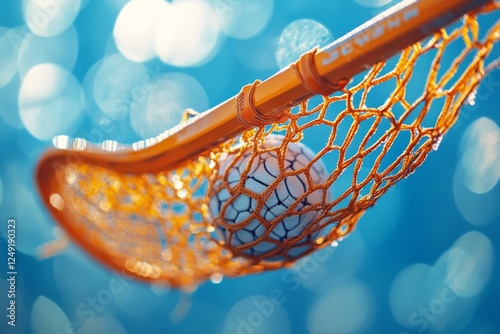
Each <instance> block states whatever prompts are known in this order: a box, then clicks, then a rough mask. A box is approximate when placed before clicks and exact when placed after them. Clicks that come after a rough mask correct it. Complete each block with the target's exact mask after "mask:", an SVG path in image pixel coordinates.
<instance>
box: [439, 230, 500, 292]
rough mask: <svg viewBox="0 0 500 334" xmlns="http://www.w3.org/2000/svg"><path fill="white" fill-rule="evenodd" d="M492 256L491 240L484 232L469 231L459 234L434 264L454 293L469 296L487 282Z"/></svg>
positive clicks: (479, 290)
mask: <svg viewBox="0 0 500 334" xmlns="http://www.w3.org/2000/svg"><path fill="white" fill-rule="evenodd" d="M493 258H494V250H493V246H492V244H491V241H490V240H489V239H488V238H487V237H486V236H485V235H484V234H482V233H480V232H477V231H471V232H468V233H465V234H464V235H462V236H461V237H460V238H459V239H458V240H457V241H456V242H455V243H454V244H453V246H452V247H451V248H450V249H449V250H448V251H447V252H445V253H444V254H443V255H442V256H441V257H440V258H439V259H438V261H437V262H436V265H435V267H436V268H438V270H442V271H444V272H446V280H447V283H448V285H449V286H450V288H451V289H452V290H453V292H454V293H455V294H456V295H457V296H460V297H462V298H465V297H472V296H475V295H477V294H478V293H480V292H481V290H482V289H483V288H484V287H485V286H486V284H487V283H488V282H489V280H490V278H491V274H492V269H493Z"/></svg>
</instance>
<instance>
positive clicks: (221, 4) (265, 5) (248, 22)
mask: <svg viewBox="0 0 500 334" xmlns="http://www.w3.org/2000/svg"><path fill="white" fill-rule="evenodd" d="M212 2H213V3H214V7H215V9H216V12H217V15H218V18H219V21H220V24H221V30H222V32H223V33H224V34H226V35H228V36H230V37H233V38H237V39H247V38H252V37H255V36H256V35H257V34H259V33H260V32H261V31H262V30H263V29H264V28H265V27H266V25H267V24H268V22H269V20H270V19H271V17H272V14H273V0H253V1H234V0H212Z"/></svg>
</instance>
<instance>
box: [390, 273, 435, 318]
mask: <svg viewBox="0 0 500 334" xmlns="http://www.w3.org/2000/svg"><path fill="white" fill-rule="evenodd" d="M431 272H432V267H431V266H430V265H428V264H424V263H415V264H412V265H410V266H408V267H406V268H405V269H403V270H402V271H401V272H400V273H399V274H398V275H397V276H396V278H395V279H394V281H393V283H392V286H391V290H390V293H389V303H390V307H391V310H392V314H393V316H394V318H396V320H397V321H398V322H399V323H400V324H401V325H403V326H405V327H409V325H410V323H409V322H410V321H411V319H410V317H412V316H413V317H415V315H414V314H415V313H416V312H417V311H418V309H419V307H421V306H424V305H427V304H428V303H429V300H431V299H432V298H430V292H429V291H433V288H432V286H433V284H434V283H435V282H436V281H439V279H440V278H439V277H438V278H435V277H432V279H430V277H431ZM429 286H430V287H431V289H430V288H429ZM417 316H418V313H417Z"/></svg>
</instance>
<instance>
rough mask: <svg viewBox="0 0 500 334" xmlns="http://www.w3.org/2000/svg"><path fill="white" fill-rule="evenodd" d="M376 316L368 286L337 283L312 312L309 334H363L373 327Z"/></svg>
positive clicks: (353, 282)
mask: <svg viewBox="0 0 500 334" xmlns="http://www.w3.org/2000/svg"><path fill="white" fill-rule="evenodd" d="M373 315H374V310H373V298H372V296H371V293H370V290H369V289H368V288H367V287H366V286H365V284H364V283H362V282H358V281H354V280H353V281H345V282H342V281H334V282H332V283H331V287H330V288H329V289H328V290H326V291H323V292H322V293H321V294H320V297H319V298H318V300H317V301H316V302H315V303H314V305H313V306H312V307H311V309H310V311H309V315H308V327H309V332H310V333H311V334H327V333H336V334H344V333H360V332H362V331H363V330H364V329H366V328H367V327H368V326H369V325H370V324H371V322H372V321H373Z"/></svg>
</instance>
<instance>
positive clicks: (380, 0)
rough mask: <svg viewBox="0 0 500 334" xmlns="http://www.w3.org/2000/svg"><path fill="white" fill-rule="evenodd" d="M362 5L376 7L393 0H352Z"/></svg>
mask: <svg viewBox="0 0 500 334" xmlns="http://www.w3.org/2000/svg"><path fill="white" fill-rule="evenodd" d="M354 1H356V2H357V3H358V4H360V5H361V6H364V7H371V8H377V7H382V6H385V5H387V4H389V3H391V2H392V1H393V0H354Z"/></svg>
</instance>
